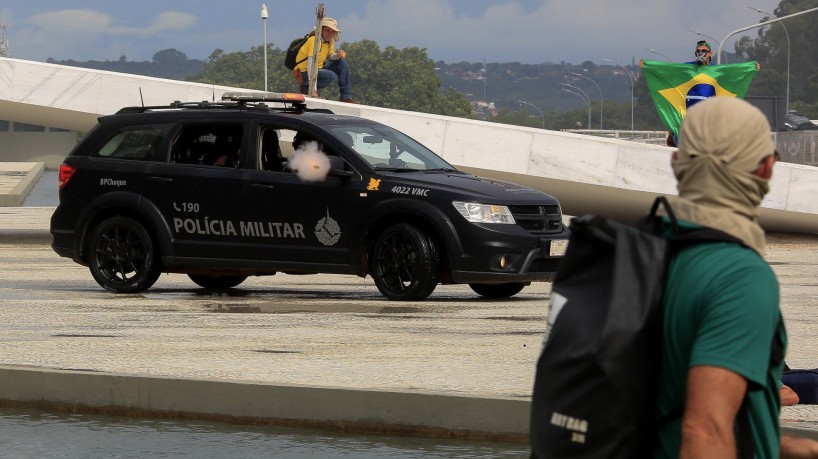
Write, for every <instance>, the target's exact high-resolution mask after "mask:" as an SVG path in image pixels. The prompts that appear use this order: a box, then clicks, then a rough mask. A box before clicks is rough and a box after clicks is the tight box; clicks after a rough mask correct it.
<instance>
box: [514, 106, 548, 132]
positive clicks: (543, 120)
mask: <svg viewBox="0 0 818 459" xmlns="http://www.w3.org/2000/svg"><path fill="white" fill-rule="evenodd" d="M517 102H519V103H520V104H526V105H531V106H532V107H534V108H536V109H537V112H539V113H540V118H542V128H543V129H545V115H543V114H542V110H540V107H537V106H536V105H534V104H532V103H531V102H526V101H524V100H518V101H517Z"/></svg>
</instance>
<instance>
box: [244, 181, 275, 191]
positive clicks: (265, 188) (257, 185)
mask: <svg viewBox="0 0 818 459" xmlns="http://www.w3.org/2000/svg"><path fill="white" fill-rule="evenodd" d="M275 188H276V187H275V186H273V185H263V184H261V183H253V184H251V185H250V189H252V190H259V191H273V190H275Z"/></svg>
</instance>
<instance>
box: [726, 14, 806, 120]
mask: <svg viewBox="0 0 818 459" xmlns="http://www.w3.org/2000/svg"><path fill="white" fill-rule="evenodd" d="M815 7H818V0H782V1H781V3H779V4H778V7H777V8H776V9H775V11H773V13H774V14H775V15H776V17H782V16H787V15H791V14H794V13H798V12H800V11H805V10H807V9H810V8H815ZM769 19H770V18H768V17H763V18H761V19H759V22H763V21H766V20H769ZM816 20H818V12H813V13H807V14H803V15H801V16H796V17H793V18H788V19H784V20H783V21H781V22H780V23H773V24H770V25H767V26H765V27H763V28H761V29H758V31H757V32H755V35H756V36H755V38H750V37H747V36H745V37H742V38H741V39H740V40H738V41H737V42H736V46H735V49H736V53H737V54H738V55H739V60H756V61H758V62H759V63H760V64H761V71H760V72H758V74H757V75H756V77H755V79H754V80H753V84H752V85H751V86H750V89H749V91H748V92H747V96H776V97H781V98H783V97H785V94H786V86H787V53H788V50H789V61H790V66H789V83H790V109H795V110H798V111H799V112H800V113H801V114H803V115H806V116H808V117H811V118H818V100H817V98H816V94H818V50H816V47H815V43H818V28H817V27H815V21H816ZM782 24H783V26H784V27H786V32H785V30H784V27H782ZM787 35H789V41H788V40H787Z"/></svg>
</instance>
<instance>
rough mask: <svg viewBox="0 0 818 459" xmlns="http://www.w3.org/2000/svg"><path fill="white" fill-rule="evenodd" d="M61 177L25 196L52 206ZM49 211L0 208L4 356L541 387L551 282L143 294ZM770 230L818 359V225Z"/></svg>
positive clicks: (253, 283)
mask: <svg viewBox="0 0 818 459" xmlns="http://www.w3.org/2000/svg"><path fill="white" fill-rule="evenodd" d="M47 174H48V171H47V172H46V175H45V176H44V177H47ZM38 186H39V184H38ZM50 186H51V185H46V186H45V188H42V189H41V191H38V192H36V193H35V191H32V193H35V194H34V195H30V197H29V198H27V200H26V203H29V202H37V203H38V204H43V205H45V204H46V203H48V200H49V199H53V197H54V196H55V195H54V190H55V188H56V187H55V186H54V187H53V188H50V189H49V187H50ZM34 190H37V187H35V189H34ZM37 194H39V195H40V198H37V199H42V200H35V201H30V200H29V199H34V198H33V196H35V195H37ZM51 211H52V209H51V208H50V207H28V208H16V209H8V208H4V209H0V213H1V214H2V216H3V218H2V219H0V356H1V357H0V364H2V365H12V366H21V367H22V366H31V367H36V368H52V369H75V370H91V371H93V372H102V373H120V374H134V375H150V376H159V377H167V378H177V377H183V378H211V379H217V380H225V381H263V382H272V383H281V384H294V385H318V386H329V387H345V388H360V389H366V390H395V391H420V392H434V393H446V394H456V395H464V396H470V397H484V396H487V397H510V398H514V399H520V400H528V399H529V398H530V394H531V386H532V382H533V373H534V368H535V362H536V358H537V356H538V354H539V350H540V345H541V339H542V331H543V329H544V326H545V318H546V315H547V303H548V295H549V292H550V284H549V283H537V284H533V285H532V286H530V287H528V288H526V289H525V290H523V292H522V293H520V294H518V295H517V296H515V297H514V298H511V299H507V300H502V301H487V300H484V299H481V298H479V297H478V296H477V295H476V294H474V293H473V292H472V291H471V289H469V288H468V287H467V286H439V287H438V288H437V290H436V291H435V292H434V293H433V295H432V296H431V297H429V298H428V299H427V300H425V301H420V302H412V303H396V302H390V301H386V300H385V299H384V298H383V297H382V296H381V295H380V293H379V292H378V291H377V289H376V288H375V286H374V283H373V282H372V281H371V279H361V278H358V277H354V276H340V275H313V276H289V275H276V276H272V277H262V278H251V279H248V280H247V281H246V282H245V283H243V284H242V285H240V286H239V288H236V289H232V290H231V291H229V292H226V293H219V292H214V291H208V290H205V289H201V288H199V287H198V286H196V285H195V284H193V282H192V281H190V280H189V279H188V278H187V277H186V276H184V275H163V276H162V277H160V279H159V281H158V282H157V283H156V285H155V286H154V287H153V288H152V289H150V290H148V291H147V292H144V293H142V294H134V295H114V294H111V293H108V292H105V291H104V290H102V289H101V288H100V287H99V286H98V285H97V284H96V283H95V282H94V280H93V279H92V277H91V275H90V272H89V271H88V269H87V268H84V267H82V266H80V265H77V264H75V263H73V262H72V261H71V260H67V259H64V258H60V257H58V256H57V255H56V254H55V253H54V252H53V251H52V250H51V249H50V247H49V246H48V241H49V240H50V239H49V238H48V233H47V227H48V217H49V216H50V212H51ZM769 243H770V244H769V249H768V254H767V258H768V260H769V261H770V263H771V265H772V266H773V269H774V270H775V271H776V274H777V275H778V277H779V280H780V282H781V298H782V311H783V313H784V316H785V320H786V324H787V328H788V335H789V352H788V356H787V362H788V363H789V364H790V366H791V367H793V368H815V367H818V328H816V327H815V325H816V324H817V323H818V309H816V305H817V304H818V282H816V279H818V235H803V234H800V235H799V234H771V235H769ZM782 421H784V422H785V425H787V426H789V427H804V428H807V429H811V430H812V431H818V409H816V408H815V407H814V406H796V407H785V408H784V410H783V412H782Z"/></svg>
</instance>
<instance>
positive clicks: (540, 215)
mask: <svg viewBox="0 0 818 459" xmlns="http://www.w3.org/2000/svg"><path fill="white" fill-rule="evenodd" d="M508 208H509V210H510V211H511V214H512V215H513V216H514V220H515V221H516V222H517V224H518V225H520V227H522V228H523V229H525V230H526V231H531V232H537V233H542V232H546V233H556V232H559V231H561V230H562V214H561V212H560V206H558V205H548V206H508Z"/></svg>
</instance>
